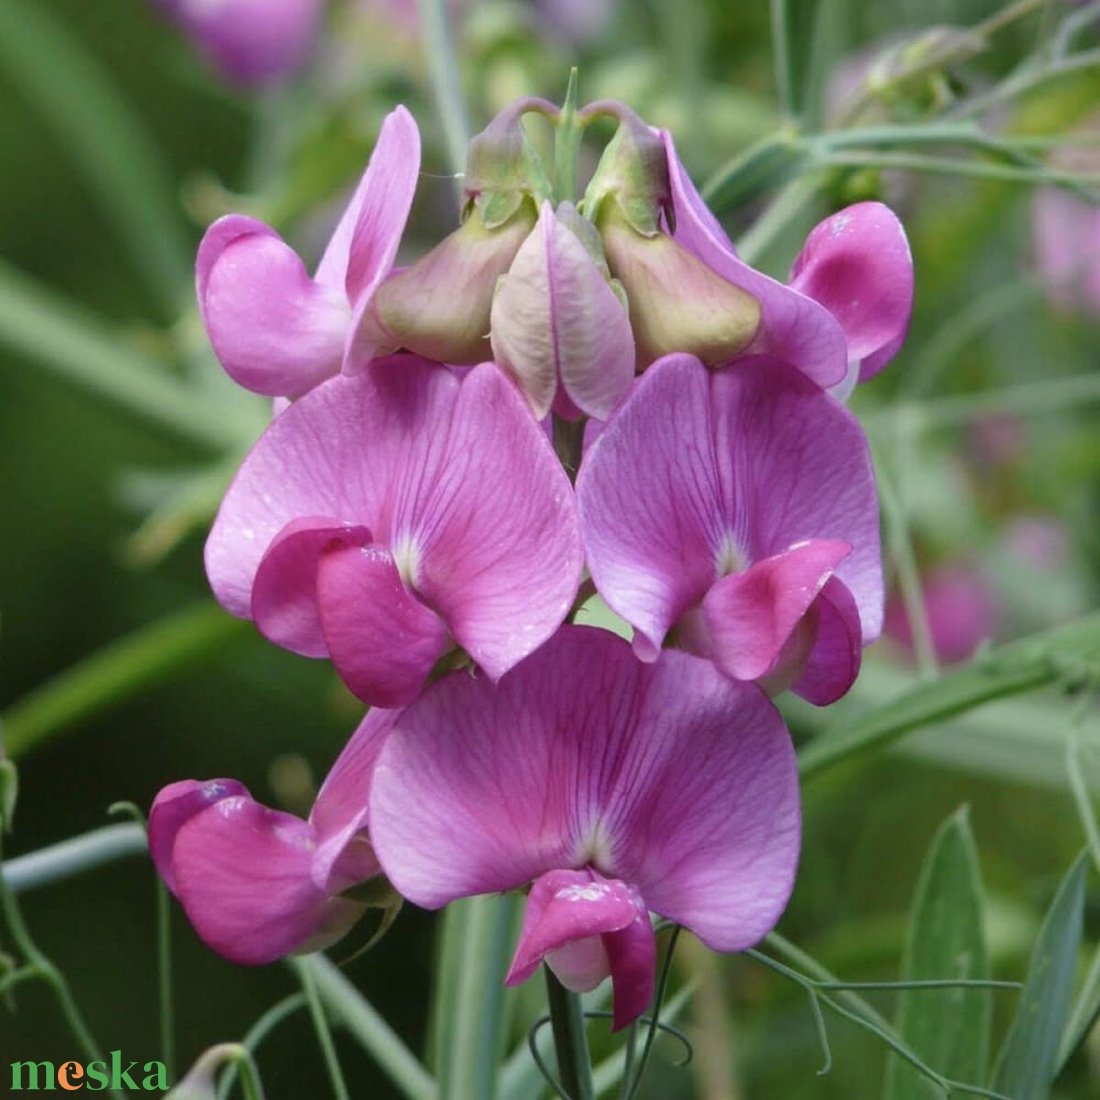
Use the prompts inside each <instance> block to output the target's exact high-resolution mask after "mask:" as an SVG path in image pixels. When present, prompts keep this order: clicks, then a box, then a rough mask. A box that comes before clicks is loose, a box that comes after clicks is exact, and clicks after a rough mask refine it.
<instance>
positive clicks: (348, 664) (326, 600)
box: [317, 545, 450, 707]
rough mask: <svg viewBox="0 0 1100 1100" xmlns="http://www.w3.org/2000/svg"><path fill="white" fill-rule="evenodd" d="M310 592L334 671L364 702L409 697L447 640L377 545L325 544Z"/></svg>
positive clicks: (387, 703)
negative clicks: (314, 587) (314, 595)
mask: <svg viewBox="0 0 1100 1100" xmlns="http://www.w3.org/2000/svg"><path fill="white" fill-rule="evenodd" d="M317 599H318V604H319V606H320V611H321V626H322V628H323V630H324V635H325V642H326V644H327V646H328V652H329V655H330V656H331V657H332V661H333V664H335V665H336V671H337V672H339V673H340V677H341V679H343V681H344V683H346V684H347V685H348V687H349V688H351V690H352V691H353V692H355V694H356V695H358V696H359V698H360V699H362V700H363V701H364V702H366V703H370V704H371V705H372V706H379V707H397V706H403V705H404V704H405V703H408V702H411V701H412V700H413V699H414V698H415V697H416V695H417V693H418V692H419V691H420V689H421V688H422V687H423V686H424V681H425V680H427V678H428V673H430V672H431V670H432V668H433V667H434V666H435V663H436V661H438V660H439V658H440V657H442V656H443V654H444V653H445V652H446V651H447V649H448V648H449V646H450V639H449V637H448V634H447V627H446V625H445V624H444V623H443V621H442V620H441V619H440V617H439V616H438V615H437V614H436V613H435V612H434V611H432V610H431V608H428V607H425V606H424V604H422V603H421V602H420V601H419V600H418V599H417V598H416V597H415V596H414V595H413V594H412V593H411V592H410V591H409V590H408V588H407V587H406V585H405V582H404V581H403V580H402V579H401V575H400V574H399V573H398V571H397V566H396V565H395V564H394V560H393V557H392V556H391V555H390V554H389V553H388V552H387V551H386V550H383V549H381V548H380V547H377V546H347V545H345V546H341V547H339V548H337V549H332V550H329V551H327V552H326V553H325V554H324V556H323V557H322V558H321V561H320V565H319V567H318V570H317Z"/></svg>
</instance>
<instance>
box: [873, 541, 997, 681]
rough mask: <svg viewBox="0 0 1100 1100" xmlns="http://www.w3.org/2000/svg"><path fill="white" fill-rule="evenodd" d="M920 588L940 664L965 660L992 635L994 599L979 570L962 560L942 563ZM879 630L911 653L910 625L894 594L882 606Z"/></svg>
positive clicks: (995, 618)
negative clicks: (948, 563)
mask: <svg viewBox="0 0 1100 1100" xmlns="http://www.w3.org/2000/svg"><path fill="white" fill-rule="evenodd" d="M922 590H923V593H924V611H925V615H926V616H927V618H928V631H929V634H930V635H931V639H932V647H933V649H934V650H935V653H936V656H937V657H938V658H939V660H941V661H942V662H943V663H944V664H955V663H956V662H958V661H965V660H966V659H967V658H968V657H970V656H972V655H973V653H974V651H975V650H976V649H977V648H978V646H979V645H981V643H982V642H984V641H987V640H988V639H989V638H991V637H992V636H993V634H994V632H995V630H996V627H997V618H998V604H997V598H996V596H995V594H994V593H993V591H992V589H991V588H990V586H989V582H988V581H987V580H986V579H985V577H984V576H983V574H982V573H981V571H980V570H979V569H977V568H975V567H973V566H970V565H966V564H962V563H959V564H955V565H949V566H942V567H941V568H939V569H934V570H932V571H931V572H930V573H929V574H928V575H927V576H926V577H925V578H924V581H923V585H922ZM883 632H884V633H885V634H886V635H887V636H888V637H890V638H892V639H893V640H894V641H895V642H898V643H899V644H900V645H901V646H902V648H903V649H904V650H906V652H909V653H911V652H912V649H913V628H912V625H911V624H910V622H909V616H908V615H907V613H906V610H905V605H904V603H903V602H902V600H901V599H900V597H898V596H893V597H891V599H890V601H889V602H888V604H887V606H886V620H885V623H884V626H883Z"/></svg>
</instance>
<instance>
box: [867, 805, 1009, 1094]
mask: <svg viewBox="0 0 1100 1100" xmlns="http://www.w3.org/2000/svg"><path fill="white" fill-rule="evenodd" d="M901 977H902V980H903V981H929V980H935V979H941V978H942V979H960V980H968V981H975V980H985V979H986V978H988V977H989V960H988V956H987V952H986V946H985V936H984V933H983V930H982V903H981V875H980V872H979V870H978V855H977V852H976V850H975V848H974V840H973V837H972V835H971V832H970V824H969V821H968V818H967V811H966V809H965V808H963V809H961V810H959V811H958V812H957V813H955V814H952V816H951V817H949V818H948V819H947V821H946V822H945V823H944V824H943V826H941V828H940V830H939V832H938V833H937V834H936V836H935V838H934V840H933V841H932V845H931V847H930V849H929V852H928V856H927V858H926V860H925V862H924V867H923V869H922V870H921V876H920V882H919V884H918V886H917V893H916V899H915V901H914V903H913V911H912V914H911V916H910V920H909V932H908V937H907V941H906V945H905V955H904V959H903V962H902V973H901ZM992 1010H993V1003H992V993H991V991H990V990H989V989H980V988H965V987H956V988H945V989H936V990H930V989H910V990H905V991H904V992H903V993H902V994H901V998H900V1000H899V1004H898V1018H897V1030H898V1034H899V1035H900V1036H901V1038H902V1039H904V1040H905V1041H906V1042H907V1043H908V1044H909V1046H910V1047H912V1049H913V1050H915V1051H916V1052H917V1053H918V1054H919V1055H920V1056H921V1057H922V1058H923V1059H924V1060H925V1061H926V1062H927V1063H928V1064H929V1065H930V1066H932V1067H933V1068H934V1069H936V1070H937V1071H938V1072H939V1073H942V1074H943V1075H944V1076H945V1077H949V1078H951V1079H953V1080H956V1081H971V1082H978V1081H983V1080H984V1079H985V1072H986V1062H987V1060H988V1057H989V1028H990V1023H991V1019H992ZM886 1096H887V1098H888V1100H925V1098H926V1097H928V1096H929V1086H928V1081H927V1079H926V1078H924V1077H922V1076H921V1075H920V1074H919V1073H918V1072H917V1071H916V1070H915V1069H914V1068H913V1067H912V1066H911V1065H909V1064H908V1063H906V1062H903V1061H902V1060H901V1059H899V1058H897V1057H896V1056H893V1057H891V1059H890V1063H889V1066H888V1068H887V1080H886Z"/></svg>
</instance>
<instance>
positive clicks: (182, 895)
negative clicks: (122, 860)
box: [149, 711, 393, 966]
mask: <svg viewBox="0 0 1100 1100" xmlns="http://www.w3.org/2000/svg"><path fill="white" fill-rule="evenodd" d="M392 718H393V716H392V714H390V713H388V712H384V711H372V712H371V714H370V715H369V716H368V717H367V719H366V720H365V721H364V722H363V723H362V724H361V725H360V727H359V729H358V730H356V732H355V734H354V735H353V736H352V738H351V740H350V741H349V742H348V744H347V746H346V748H345V749H344V751H343V752H342V753H341V754H340V756H339V758H338V759H337V761H336V763H335V764H334V765H333V767H332V770H331V771H330V772H329V774H328V778H327V779H326V780H325V782H324V785H323V786H322V787H321V791H320V794H318V796H317V801H316V803H315V804H314V806H313V811H312V813H311V814H310V816H309V820H308V821H303V820H302V819H301V818H298V817H295V816H294V815H292V814H287V813H281V812H280V811H278V810H272V809H269V808H268V807H266V806H262V805H261V804H260V803H258V802H256V801H254V800H253V798H252V796H251V795H250V794H249V793H248V790H247V788H246V787H245V786H244V785H243V784H241V783H238V782H237V781H236V780H234V779H214V780H210V781H207V782H205V783H203V782H199V781H198V780H194V779H185V780H183V781H181V782H179V783H172V784H171V785H169V786H167V787H165V788H164V789H163V790H162V791H161V792H160V794H158V795H157V797H156V800H155V801H154V803H153V808H152V810H151V811H150V813H149V851H150V854H151V855H152V857H153V862H154V863H155V864H156V868H157V871H158V872H159V873H160V876H161V878H162V879H163V880H164V883H165V885H166V886H167V887H168V889H169V890H171V891H172V893H173V894H174V895H175V896H176V897H177V898H178V899H179V900H180V903H181V904H182V905H183V908H184V910H185V911H186V913H187V916H188V918H189V919H190V921H191V923H192V924H193V925H194V927H195V931H196V932H198V934H199V936H200V938H201V939H202V940H203V942H204V943H206V945H207V946H208V947H210V948H211V949H212V950H214V951H217V952H218V954H219V955H223V956H224V957H225V958H227V959H230V960H231V961H232V962H236V963H241V964H243V965H248V966H257V965H260V964H263V963H268V962H272V961H273V960H275V959H278V958H281V957H282V956H283V955H288V954H299V953H305V952H308V951H318V950H320V949H321V948H323V947H327V946H328V945H329V944H331V943H335V942H336V940H338V939H340V937H341V936H343V935H344V934H345V933H346V932H347V931H348V930H349V929H350V928H351V926H352V925H353V924H354V923H355V922H356V921H357V920H358V919H359V918H360V917H361V916H362V915H363V912H364V911H365V909H366V908H367V906H366V904H365V903H363V902H361V901H357V900H353V899H351V898H346V897H341V894H342V893H343V892H344V891H346V890H349V889H351V888H352V887H354V886H357V885H359V884H361V883H363V882H366V881H367V880H368V879H371V878H374V877H375V876H376V875H377V874H378V862H377V860H376V859H375V856H374V852H373V850H372V848H371V846H370V843H369V841H368V839H367V832H366V819H367V791H368V788H369V785H370V777H371V773H372V771H373V770H374V764H375V760H376V759H377V757H378V752H379V749H380V748H381V746H382V743H383V742H384V740H385V738H386V736H387V735H388V733H389V730H390V728H391V726H392Z"/></svg>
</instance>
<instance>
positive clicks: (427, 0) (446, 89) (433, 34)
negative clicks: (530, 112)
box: [416, 0, 470, 191]
mask: <svg viewBox="0 0 1100 1100" xmlns="http://www.w3.org/2000/svg"><path fill="white" fill-rule="evenodd" d="M416 10H417V13H418V14H419V16H420V34H421V38H422V40H423V42H424V49H425V52H426V53H427V58H428V70H429V73H430V76H431V82H432V92H433V94H434V96H435V104H436V108H437V110H438V111H439V117H440V119H441V120H442V123H443V136H444V140H445V142H446V144H447V159H448V161H449V163H450V165H451V171H452V172H454V173H455V176H456V177H457V178H459V179H461V177H462V176H463V175H464V174H465V171H466V147H467V146H468V145H469V144H470V123H469V119H468V118H467V114H466V98H465V96H464V94H463V91H462V80H461V77H460V75H459V71H458V58H457V56H456V54H455V48H454V41H453V39H452V36H451V29H450V26H449V24H448V18H447V6H446V3H445V0H416ZM459 190H460V191H461V186H460V187H459Z"/></svg>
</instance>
